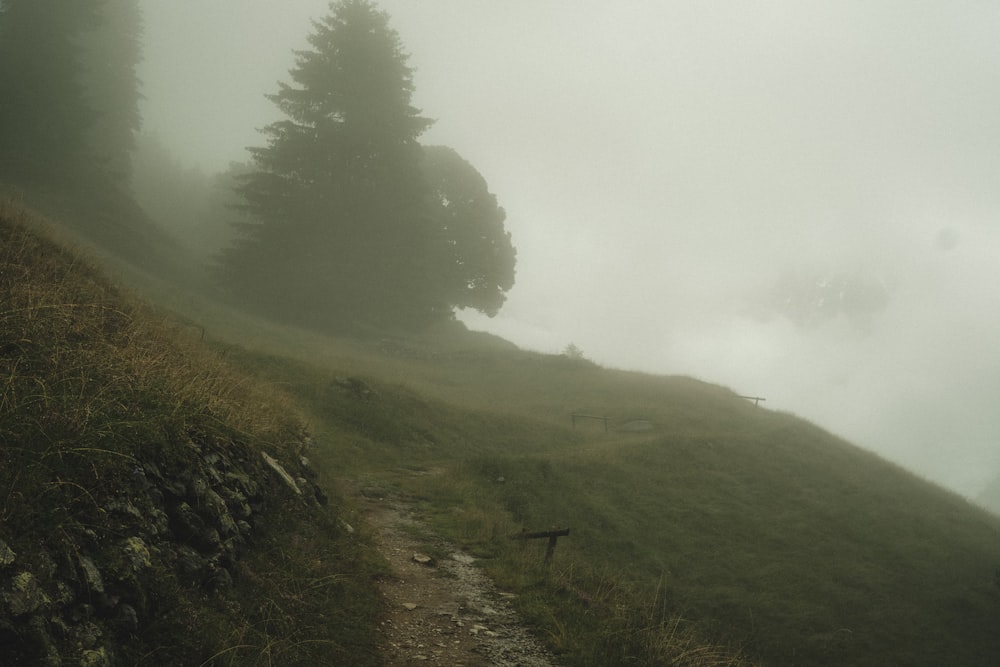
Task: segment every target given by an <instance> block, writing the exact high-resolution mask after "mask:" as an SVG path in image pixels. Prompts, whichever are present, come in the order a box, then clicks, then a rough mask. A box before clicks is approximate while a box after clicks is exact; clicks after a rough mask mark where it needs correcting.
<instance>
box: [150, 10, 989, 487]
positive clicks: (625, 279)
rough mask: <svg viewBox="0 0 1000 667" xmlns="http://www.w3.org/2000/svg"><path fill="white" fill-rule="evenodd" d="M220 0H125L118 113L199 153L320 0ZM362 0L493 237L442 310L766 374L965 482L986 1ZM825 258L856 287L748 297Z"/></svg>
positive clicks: (876, 447) (615, 352)
mask: <svg viewBox="0 0 1000 667" xmlns="http://www.w3.org/2000/svg"><path fill="white" fill-rule="evenodd" d="M237 4H238V3H231V5H227V4H226V3H213V8H212V9H211V10H206V11H200V12H199V13H198V14H199V18H198V20H197V21H192V20H190V15H191V13H192V11H193V9H192V8H191V6H190V5H188V4H186V3H159V2H155V1H153V0H150V1H147V2H144V3H143V4H142V6H143V9H144V11H145V14H146V18H147V27H146V28H147V29H146V33H145V45H146V53H145V60H144V62H143V64H142V70H141V71H142V72H143V74H144V77H143V78H144V81H145V85H144V93H145V95H146V101H145V106H144V109H145V115H146V127H147V129H149V130H151V131H155V132H156V133H158V134H159V135H160V136H161V137H162V138H163V139H164V140H165V141H167V142H168V144H169V145H170V147H171V150H172V151H173V152H174V153H176V155H177V156H178V157H179V159H181V160H182V161H183V162H184V163H185V164H196V165H200V167H201V168H202V169H203V170H204V171H205V172H206V173H213V172H216V171H219V170H222V169H225V167H226V165H227V164H228V163H229V162H230V161H236V162H242V161H245V160H246V158H247V155H246V152H245V150H244V149H245V147H247V146H252V145H256V144H257V143H258V141H259V140H258V134H257V128H259V127H261V126H262V125H263V124H265V123H266V122H269V121H270V120H271V119H273V118H276V117H277V112H276V110H275V109H274V107H273V106H272V105H271V104H270V103H269V102H268V101H267V100H266V99H265V98H264V94H265V93H268V92H272V91H273V90H274V82H275V81H276V80H281V79H283V78H284V77H285V75H286V73H287V70H288V69H289V68H290V67H292V65H293V61H294V54H293V50H294V49H299V48H302V45H303V41H302V35H303V26H306V25H307V22H308V20H309V19H310V18H315V17H317V16H320V15H322V13H323V12H324V11H325V9H326V2H325V0H295V1H294V2H286V3H284V4H283V5H282V9H281V11H280V12H270V11H268V9H267V8H265V7H263V6H254V7H251V8H247V7H246V6H244V5H242V4H240V5H239V8H238V9H239V11H237V8H236V5H237ZM381 7H382V8H383V9H385V10H386V11H388V12H389V14H390V15H391V17H392V25H393V27H394V28H396V29H397V30H398V31H399V33H400V35H401V38H402V40H403V42H404V44H405V47H406V49H407V52H408V53H409V54H410V63H411V64H412V65H413V66H414V67H415V73H414V82H415V91H414V98H413V99H414V103H415V105H416V106H417V107H418V108H421V109H422V110H423V112H424V113H425V114H426V115H427V116H429V117H431V118H434V119H436V122H435V125H434V126H433V127H432V128H431V129H430V130H428V134H427V135H426V137H427V139H428V140H429V141H433V142H435V143H442V144H446V145H450V146H453V147H455V148H456V149H457V150H459V151H460V152H461V153H462V154H463V155H465V156H466V157H467V158H469V159H470V160H471V161H473V162H474V163H475V164H476V166H477V168H478V169H479V170H480V171H481V172H482V173H483V175H484V176H485V177H486V178H487V180H488V181H489V183H490V184H491V187H492V189H493V191H494V192H495V193H496V194H497V196H498V199H499V201H500V203H501V204H502V205H503V206H504V207H505V209H506V210H507V212H508V221H507V224H508V228H509V230H510V231H511V233H512V235H513V238H514V241H515V243H516V245H517V247H518V281H517V285H516V286H515V287H514V288H513V289H512V290H511V292H510V293H509V298H508V300H507V303H506V305H505V307H504V309H503V310H502V311H501V312H500V314H499V315H498V316H497V317H495V318H492V319H489V318H486V317H482V316H478V315H475V314H474V313H464V314H462V315H461V317H462V319H463V320H464V321H466V322H467V323H469V324H470V326H472V327H474V328H477V329H484V330H488V331H492V332H494V333H497V334H500V335H502V336H504V337H506V338H508V339H510V340H513V341H515V342H516V343H518V344H520V345H521V346H523V347H528V348H531V349H537V350H540V351H545V352H559V351H561V350H563V349H564V348H565V347H566V346H567V345H568V344H570V343H575V344H576V345H577V346H578V347H579V348H580V349H582V350H583V351H584V352H585V353H586V354H587V355H588V357H590V358H592V359H595V360H597V361H599V362H600V363H603V364H607V365H611V366H616V367H620V368H628V369H636V370H640V371H647V372H657V373H683V374H689V375H693V376H695V377H700V378H704V379H706V380H709V381H713V382H720V383H722V384H725V385H727V386H731V387H734V388H737V389H739V390H740V391H742V392H745V393H753V394H757V395H762V396H766V397H768V401H769V405H771V406H772V407H774V408H777V409H783V410H788V411H791V412H795V413H796V414H801V415H803V416H805V417H807V418H809V419H811V420H814V421H817V422H819V423H822V424H824V425H826V426H827V427H829V428H831V429H832V430H834V431H835V432H837V433H839V434H841V435H843V436H845V437H848V438H850V439H851V440H853V441H856V442H859V443H860V444H862V445H863V446H865V447H867V448H870V449H872V450H873V451H877V452H879V453H881V454H883V455H886V456H888V457H890V458H892V459H893V460H895V461H898V462H900V463H902V464H904V465H906V466H907V467H908V468H911V469H913V470H915V471H917V472H918V473H919V474H921V475H923V476H926V477H928V478H931V479H934V480H935V481H938V482H940V483H943V484H945V485H947V486H948V487H949V488H952V489H955V490H957V491H959V492H961V493H963V494H965V495H967V496H975V495H976V494H977V493H978V492H979V491H980V490H981V489H982V488H983V487H984V486H985V485H986V484H987V483H988V481H989V480H990V479H991V478H992V477H993V476H995V475H996V473H997V472H998V471H1000V460H998V456H1000V455H998V453H997V452H998V451H1000V450H998V448H997V446H996V443H997V439H998V435H997V434H998V432H1000V424H998V423H997V420H996V416H995V415H996V411H995V410H994V409H993V408H992V406H993V404H994V403H995V402H996V397H997V394H998V388H997V386H996V384H995V381H994V380H993V378H995V377H997V376H998V373H997V369H998V367H1000V360H998V359H997V356H996V350H995V345H994V344H993V340H994V339H995V337H996V334H997V332H998V331H1000V322H998V320H997V315H996V314H997V313H998V312H1000V308H997V302H996V293H995V290H994V289H993V288H992V286H993V285H995V284H996V282H997V279H998V276H997V273H996V272H997V264H996V261H995V258H996V256H997V254H998V252H1000V238H998V236H997V226H996V224H995V219H996V215H997V210H998V208H1000V202H998V201H997V196H996V192H995V188H992V187H991V186H989V185H988V184H989V183H992V182H994V181H995V174H996V173H998V171H1000V166H998V164H997V161H996V160H997V158H996V155H995V154H994V153H993V152H991V151H989V150H987V148H986V147H988V146H991V145H992V144H993V143H995V142H994V141H993V140H992V139H990V137H992V136H993V135H994V134H995V132H996V124H995V123H994V122H993V120H992V119H993V118H994V117H995V113H994V107H995V100H996V99H998V97H1000V91H998V89H997V85H998V84H997V81H1000V77H998V76H995V74H996V72H995V71H994V70H995V68H996V65H995V64H996V63H997V62H1000V54H998V53H997V48H998V47H997V42H996V40H995V39H993V34H994V33H995V32H996V30H997V29H1000V15H998V10H997V8H995V7H992V6H987V5H984V4H982V3H965V2H963V3H960V4H959V5H958V6H957V7H956V6H951V7H949V8H944V7H931V6H921V7H913V6H912V5H911V3H903V2H895V1H890V2H881V3H878V5H877V6H872V4H871V3H866V2H830V3H820V4H818V5H810V6H809V7H808V8H806V7H805V6H802V5H800V4H799V3H794V2H771V3H766V4H765V5H753V6H746V7H732V6H725V7H723V6H719V7H711V6H697V7H692V6H689V5H687V4H685V3H672V2H667V3H659V4H657V5H655V6H653V5H640V4H638V3H633V4H626V5H621V6H615V7H613V8H610V7H609V6H608V5H607V3H596V2H572V3H569V2H564V1H560V0H555V1H553V2H547V3H545V6H544V7H539V6H538V3H534V2H526V1H515V2H507V3H503V4H502V5H496V6H487V5H483V4H481V3H480V4H477V3H466V2H459V1H458V0H435V1H433V2H426V1H425V2H421V3H412V2H406V1H404V2H394V1H387V2H383V3H381ZM181 35H182V36H183V37H179V36H181ZM473 35H474V36H475V37H474V38H473V37H472V36H473ZM205 99H212V100H213V103H214V105H215V107H216V108H218V109H219V110H220V113H218V114H215V113H206V111H205V109H204V106H203V105H202V104H201V100H205ZM222 109H225V111H221V110H222ZM835 275H842V276H863V277H864V280H866V281H877V282H878V283H880V284H881V285H884V287H885V289H886V291H887V297H886V298H887V299H888V301H887V303H886V304H885V306H884V308H881V309H878V310H873V311H871V312H870V313H868V315H866V316H865V317H864V322H863V323H861V326H860V328H859V326H858V325H859V322H858V321H857V320H858V318H857V317H856V316H854V315H852V314H849V313H846V312H844V313H840V314H837V315H834V316H831V317H828V318H825V319H823V320H822V321H820V322H815V323H812V324H811V325H810V326H808V327H802V326H800V322H799V321H798V320H799V319H800V318H801V315H802V314H801V313H792V314H791V317H789V316H788V313H787V312H786V313H782V312H772V317H767V318H763V317H761V316H760V315H761V313H760V305H761V303H762V302H769V301H770V300H772V299H773V298H774V297H775V295H776V293H777V292H779V291H781V290H782V289H784V288H785V287H787V284H788V283H787V281H788V280H789V277H790V276H799V277H803V279H804V278H805V277H806V276H817V277H822V276H835Z"/></svg>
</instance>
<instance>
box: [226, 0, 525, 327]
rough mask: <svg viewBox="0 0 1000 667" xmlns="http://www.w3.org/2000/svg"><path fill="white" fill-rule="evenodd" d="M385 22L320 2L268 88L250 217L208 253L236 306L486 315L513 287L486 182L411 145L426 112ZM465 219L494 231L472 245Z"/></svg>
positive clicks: (309, 317)
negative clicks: (288, 65) (275, 86)
mask: <svg viewBox="0 0 1000 667" xmlns="http://www.w3.org/2000/svg"><path fill="white" fill-rule="evenodd" d="M388 20H389V17H388V16H387V15H386V14H385V13H383V12H381V11H379V10H377V9H376V7H375V6H374V5H373V4H372V3H371V2H368V1H367V0H344V1H342V2H337V3H334V4H332V5H331V13H330V14H329V15H328V16H326V17H325V18H323V19H322V20H319V21H315V22H314V23H313V28H314V29H313V32H312V33H311V34H310V35H309V37H308V41H309V44H310V46H311V47H312V48H311V49H310V50H304V51H298V52H297V53H296V56H297V58H296V64H295V67H294V68H293V69H292V70H291V71H290V73H289V74H290V76H291V79H292V83H291V84H286V83H282V84H280V87H279V90H278V92H277V93H275V94H273V95H270V96H269V98H270V99H271V100H272V101H273V102H274V103H275V104H276V105H277V106H278V108H279V109H281V111H282V112H283V113H284V115H285V116H286V118H285V119H284V120H280V121H277V122H275V123H272V124H271V125H269V126H267V127H266V128H265V129H264V135H265V136H266V137H267V145H266V146H264V147H259V148H253V149H251V155H252V157H253V160H254V164H255V171H253V172H252V173H250V174H248V175H247V176H245V177H244V178H243V182H242V185H241V186H240V187H239V188H238V190H239V193H240V195H241V196H242V198H243V200H244V203H245V206H244V208H245V211H246V212H247V213H248V214H249V216H250V221H249V222H246V223H243V224H241V225H240V227H239V232H240V236H239V238H238V239H237V240H236V241H235V242H234V243H233V244H232V245H231V246H230V247H229V248H227V249H226V250H225V251H224V252H223V253H222V255H221V256H220V271H219V276H220V278H221V280H222V281H223V283H224V284H225V286H226V287H228V288H229V290H230V291H231V293H232V294H233V295H234V296H236V297H238V298H239V299H241V300H242V301H243V302H244V303H246V304H248V305H253V306H256V307H257V308H259V309H261V310H263V311H265V312H267V313H269V314H271V315H276V316H279V317H282V318H285V319H289V320H293V321H298V322H301V323H305V324H308V325H314V326H320V327H323V328H341V327H349V326H352V325H353V324H354V323H361V324H365V325H375V326H381V327H407V328H412V327H418V326H421V325H423V324H426V323H430V322H433V321H435V320H439V319H442V318H448V317H451V315H452V312H453V308H454V307H456V306H465V305H471V306H473V307H476V308H480V309H482V310H484V311H486V312H496V309H497V308H498V307H499V304H500V303H502V292H503V291H505V290H506V289H509V286H510V284H512V267H511V271H510V272H509V273H510V278H509V279H508V278H507V277H506V276H507V273H508V272H506V271H505V269H504V268H503V266H502V262H498V261H494V260H493V259H491V256H490V253H491V252H492V250H491V248H493V249H495V248H499V247H501V246H502V245H503V244H504V242H506V244H507V246H509V238H508V237H506V236H505V234H504V232H503V229H502V226H503V215H502V211H501V210H500V209H499V208H498V207H497V206H496V202H495V200H494V199H492V195H489V194H488V192H486V189H485V182H484V181H482V182H481V177H479V176H478V173H476V172H475V170H474V169H472V168H471V167H470V166H468V165H467V164H464V163H462V164H460V163H459V162H457V161H456V158H457V156H455V157H452V156H450V155H448V154H446V153H444V152H441V151H438V150H436V149H435V150H430V151H429V152H425V151H424V149H423V148H422V147H421V145H420V144H419V142H418V138H419V137H420V135H421V134H422V133H423V132H424V131H425V130H426V129H427V128H428V127H429V126H430V125H431V121H430V120H428V119H427V118H424V117H423V116H421V115H420V111H419V110H418V109H415V108H414V107H413V106H412V104H411V95H412V92H413V80H412V71H411V69H410V67H409V66H408V64H407V57H406V55H405V54H404V53H403V50H402V46H401V44H400V40H399V37H398V35H397V34H396V32H395V31H394V30H392V29H391V28H390V27H389V24H388ZM463 165H464V166H463ZM470 170H471V171H470ZM449 174H455V175H457V176H458V177H459V178H460V179H464V181H465V183H466V184H465V185H461V184H459V183H451V182H449V180H448V179H449ZM477 177H478V179H479V181H477ZM449 193H450V194H449ZM463 197H465V198H466V199H467V200H468V201H467V202H464V203H460V200H461V199H462V198H463ZM490 207H492V209H491V208H490ZM462 216H468V217H467V218H466V219H467V220H470V221H471V222H470V223H469V226H468V227H467V228H466V229H465V230H464V231H460V230H461V229H462V228H461V225H460V224H459V219H460V218H461V217H462ZM498 216H499V217H498ZM473 228H478V229H480V230H488V231H482V232H481V233H480V236H490V237H493V238H494V239H496V241H495V242H492V246H491V242H489V241H485V240H484V241H480V242H477V241H476V240H475V239H474V238H472V237H473V236H475V233H470V232H469V231H468V230H470V229H473ZM466 250H467V251H468V254H462V253H463V251H466ZM475 253H478V257H482V258H485V260H484V261H485V262H486V264H485V265H484V268H482V269H479V268H476V267H474V266H473V264H474V263H476V262H477V261H478V258H477V255H475ZM509 254H510V257H511V263H512V257H513V254H512V249H511V251H510V253H509ZM491 261H492V262H493V265H492V266H491V265H489V262H491ZM487 276H490V277H494V276H495V277H497V280H496V285H495V288H494V289H493V292H496V291H497V290H499V292H500V293H501V295H500V296H498V295H497V294H496V293H491V289H490V288H489V287H488V286H486V284H485V283H486V281H487Z"/></svg>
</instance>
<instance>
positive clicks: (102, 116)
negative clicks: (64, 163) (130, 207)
mask: <svg viewBox="0 0 1000 667" xmlns="http://www.w3.org/2000/svg"><path fill="white" fill-rule="evenodd" d="M99 18H100V20H99V22H98V23H97V24H96V25H95V26H94V28H93V29H91V30H88V31H86V32H84V33H83V34H82V35H81V47H82V54H81V58H82V71H81V80H82V82H83V86H84V90H85V101H86V103H87V105H88V106H89V107H90V108H91V109H92V110H93V112H94V114H95V117H94V120H93V122H92V123H91V124H90V127H89V128H88V132H87V137H86V139H87V144H86V147H87V150H88V152H89V153H90V154H91V155H92V156H93V160H94V163H93V167H94V168H95V169H97V170H98V171H99V172H101V174H103V176H104V177H105V178H106V179H107V180H108V182H109V184H111V185H112V186H115V187H118V188H119V189H121V190H123V191H127V190H128V188H129V185H130V182H131V175H132V161H131V154H132V152H133V151H134V150H135V147H136V138H137V136H138V133H139V129H140V127H141V125H142V117H141V115H140V112H139V101H140V99H141V93H140V92H139V88H140V84H139V77H138V74H137V73H136V68H137V67H138V65H139V62H140V61H141V59H142V44H141V41H140V40H141V37H142V14H141V12H140V10H139V4H138V0H103V2H102V3H101V7H100V17H99Z"/></svg>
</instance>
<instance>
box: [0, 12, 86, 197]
mask: <svg viewBox="0 0 1000 667" xmlns="http://www.w3.org/2000/svg"><path fill="white" fill-rule="evenodd" d="M97 5H98V0H74V1H73V2H66V1H65V0H2V1H0V181H7V182H14V183H19V184H29V185H31V184H36V183H38V182H52V181H53V180H56V181H65V180H69V179H72V178H73V177H75V176H76V175H78V174H80V173H83V171H84V165H85V163H86V162H87V133H88V131H89V128H90V126H91V125H92V123H93V121H94V118H95V114H94V112H93V110H92V109H91V108H90V107H89V105H88V104H87V101H86V92H85V91H84V88H83V82H82V80H81V67H82V66H81V46H80V35H81V34H82V33H83V32H84V31H86V30H89V29H92V28H94V27H95V25H96V24H97V21H98V13H97Z"/></svg>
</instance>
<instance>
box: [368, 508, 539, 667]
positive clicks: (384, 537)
mask: <svg viewBox="0 0 1000 667" xmlns="http://www.w3.org/2000/svg"><path fill="white" fill-rule="evenodd" d="M358 503H359V509H361V510H362V513H363V518H364V519H365V521H366V522H367V523H368V525H369V526H370V527H371V529H372V530H373V531H374V532H375V536H376V544H377V546H378V549H379V551H380V552H381V553H382V555H383V556H384V557H385V559H386V560H387V561H388V562H389V565H390V568H391V574H390V575H388V576H386V577H383V578H382V580H381V581H380V583H379V586H380V589H381V592H382V594H383V595H384V596H385V597H386V601H387V603H388V604H387V607H388V609H389V612H388V616H387V617H386V618H385V619H384V620H383V621H382V625H381V631H382V641H381V652H382V657H383V660H384V663H385V665H386V666H387V667H401V666H403V665H442V666H447V667H480V666H482V667H486V666H491V667H553V666H554V665H556V664H557V663H556V662H555V660H554V658H553V657H552V656H551V654H550V653H548V652H547V651H546V650H545V649H544V648H543V647H542V646H541V644H540V643H539V642H538V641H537V640H536V639H535V638H534V637H532V636H531V635H530V634H529V632H528V631H527V629H526V628H525V627H524V626H523V624H522V623H521V622H520V620H519V619H518V616H517V614H516V613H515V612H514V610H513V609H512V608H511V605H510V604H509V599H510V597H511V596H510V595H509V594H505V593H503V592H501V591H498V590H497V588H496V586H494V584H493V582H492V581H491V580H490V579H489V578H487V577H486V576H484V575H483V574H482V573H481V571H480V570H479V569H478V568H477V567H476V565H475V559H474V558H472V557H471V556H469V555H467V554H464V553H462V552H460V551H459V550H457V549H456V548H455V547H454V545H450V544H448V543H446V542H443V541H441V540H438V539H436V538H431V537H426V536H425V534H424V533H423V532H422V531H419V530H415V529H419V528H420V525H419V523H418V522H417V521H416V519H415V518H414V515H413V510H412V507H411V506H410V505H408V504H407V503H406V502H405V501H402V500H399V499H395V498H382V497H379V495H378V494H361V495H359V499H358ZM431 554H437V555H438V558H436V559H434V558H432V559H431V562H429V563H422V562H420V561H422V560H424V557H425V556H430V555H431ZM442 554H444V555H442ZM415 556H416V557H415Z"/></svg>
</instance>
